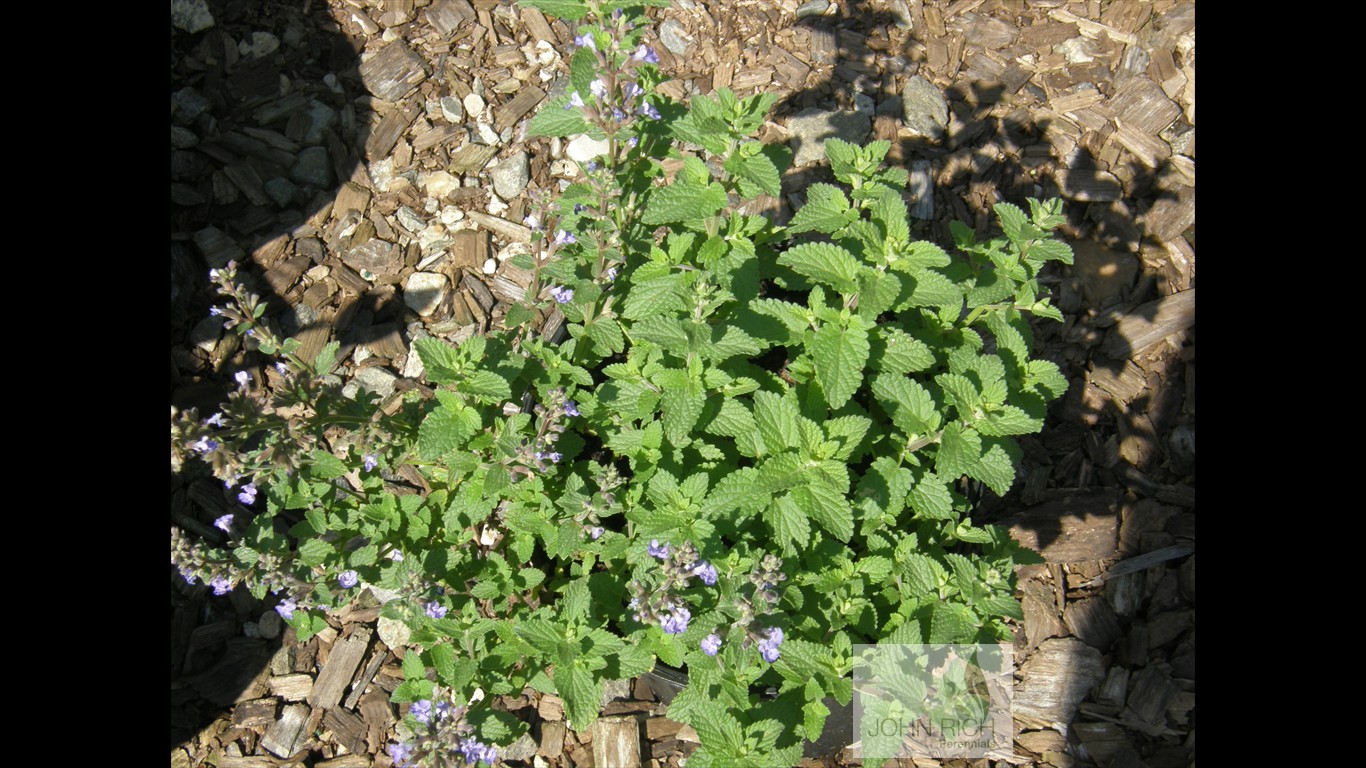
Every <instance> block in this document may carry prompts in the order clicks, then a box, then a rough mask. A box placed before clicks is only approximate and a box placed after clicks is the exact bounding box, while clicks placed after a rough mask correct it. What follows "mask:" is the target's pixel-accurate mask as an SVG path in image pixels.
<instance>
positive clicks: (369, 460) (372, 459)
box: [363, 453, 379, 472]
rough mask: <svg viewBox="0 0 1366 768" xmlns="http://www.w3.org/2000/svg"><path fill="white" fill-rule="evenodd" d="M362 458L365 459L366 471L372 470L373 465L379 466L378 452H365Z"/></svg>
mask: <svg viewBox="0 0 1366 768" xmlns="http://www.w3.org/2000/svg"><path fill="white" fill-rule="evenodd" d="M363 458H364V459H365V471H366V472H372V471H374V469H375V467H378V466H379V454H375V453H367V454H365V456H364V457H363Z"/></svg>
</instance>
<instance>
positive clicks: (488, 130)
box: [474, 123, 501, 146]
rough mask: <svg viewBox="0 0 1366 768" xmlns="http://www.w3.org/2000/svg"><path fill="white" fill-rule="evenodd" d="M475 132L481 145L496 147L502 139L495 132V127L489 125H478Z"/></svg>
mask: <svg viewBox="0 0 1366 768" xmlns="http://www.w3.org/2000/svg"><path fill="white" fill-rule="evenodd" d="M474 131H475V133H477V134H478V135H479V143H481V144H488V145H490V146H495V145H497V144H498V143H499V142H500V141H501V139H500V138H499V136H498V132H497V131H495V130H493V126H491V125H489V124H488V123H479V124H477V125H476V126H475V128H474Z"/></svg>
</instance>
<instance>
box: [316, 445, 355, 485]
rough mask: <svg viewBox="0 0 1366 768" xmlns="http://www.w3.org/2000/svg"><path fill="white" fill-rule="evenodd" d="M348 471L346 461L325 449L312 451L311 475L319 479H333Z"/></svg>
mask: <svg viewBox="0 0 1366 768" xmlns="http://www.w3.org/2000/svg"><path fill="white" fill-rule="evenodd" d="M348 471H350V470H349V469H348V468H347V466H346V463H345V462H343V461H342V460H341V459H339V458H337V457H336V456H333V455H332V454H330V453H328V452H327V451H314V452H313V467H312V472H313V476H314V477H316V478H318V479H320V480H333V479H336V478H338V477H341V476H342V475H344V474H346V473H347V472H348Z"/></svg>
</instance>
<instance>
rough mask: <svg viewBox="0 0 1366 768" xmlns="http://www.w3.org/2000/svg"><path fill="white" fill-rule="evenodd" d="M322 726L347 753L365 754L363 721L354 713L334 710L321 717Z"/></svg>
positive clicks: (364, 727) (338, 709) (364, 726)
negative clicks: (330, 732)
mask: <svg viewBox="0 0 1366 768" xmlns="http://www.w3.org/2000/svg"><path fill="white" fill-rule="evenodd" d="M323 726H324V727H326V728H327V729H328V730H330V731H332V735H333V736H334V737H335V738H336V740H337V743H339V744H341V745H342V746H344V747H346V749H347V751H349V752H357V753H359V752H365V751H366V750H365V730H366V725H365V721H364V720H362V719H361V718H360V717H359V716H357V715H356V713H354V712H350V711H347V710H345V709H341V708H336V707H334V708H333V709H329V710H327V713H326V714H324V715H323Z"/></svg>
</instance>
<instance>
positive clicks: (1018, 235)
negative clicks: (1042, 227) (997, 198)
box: [992, 203, 1042, 243]
mask: <svg viewBox="0 0 1366 768" xmlns="http://www.w3.org/2000/svg"><path fill="white" fill-rule="evenodd" d="M992 209H993V210H995V211H996V216H997V217H998V218H1000V220H1001V230H1002V231H1004V232H1005V234H1006V237H1008V238H1010V239H1011V240H1012V241H1014V242H1017V243H1022V242H1024V241H1026V240H1032V239H1033V238H1036V237H1038V236H1039V235H1041V234H1042V233H1041V232H1039V230H1037V229H1036V228H1035V227H1034V225H1032V224H1030V223H1029V217H1028V216H1026V215H1025V212H1024V211H1022V210H1020V209H1019V208H1018V207H1016V206H1014V205H1011V204H1010V203H997V204H996V205H995V206H993V207H992Z"/></svg>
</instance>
